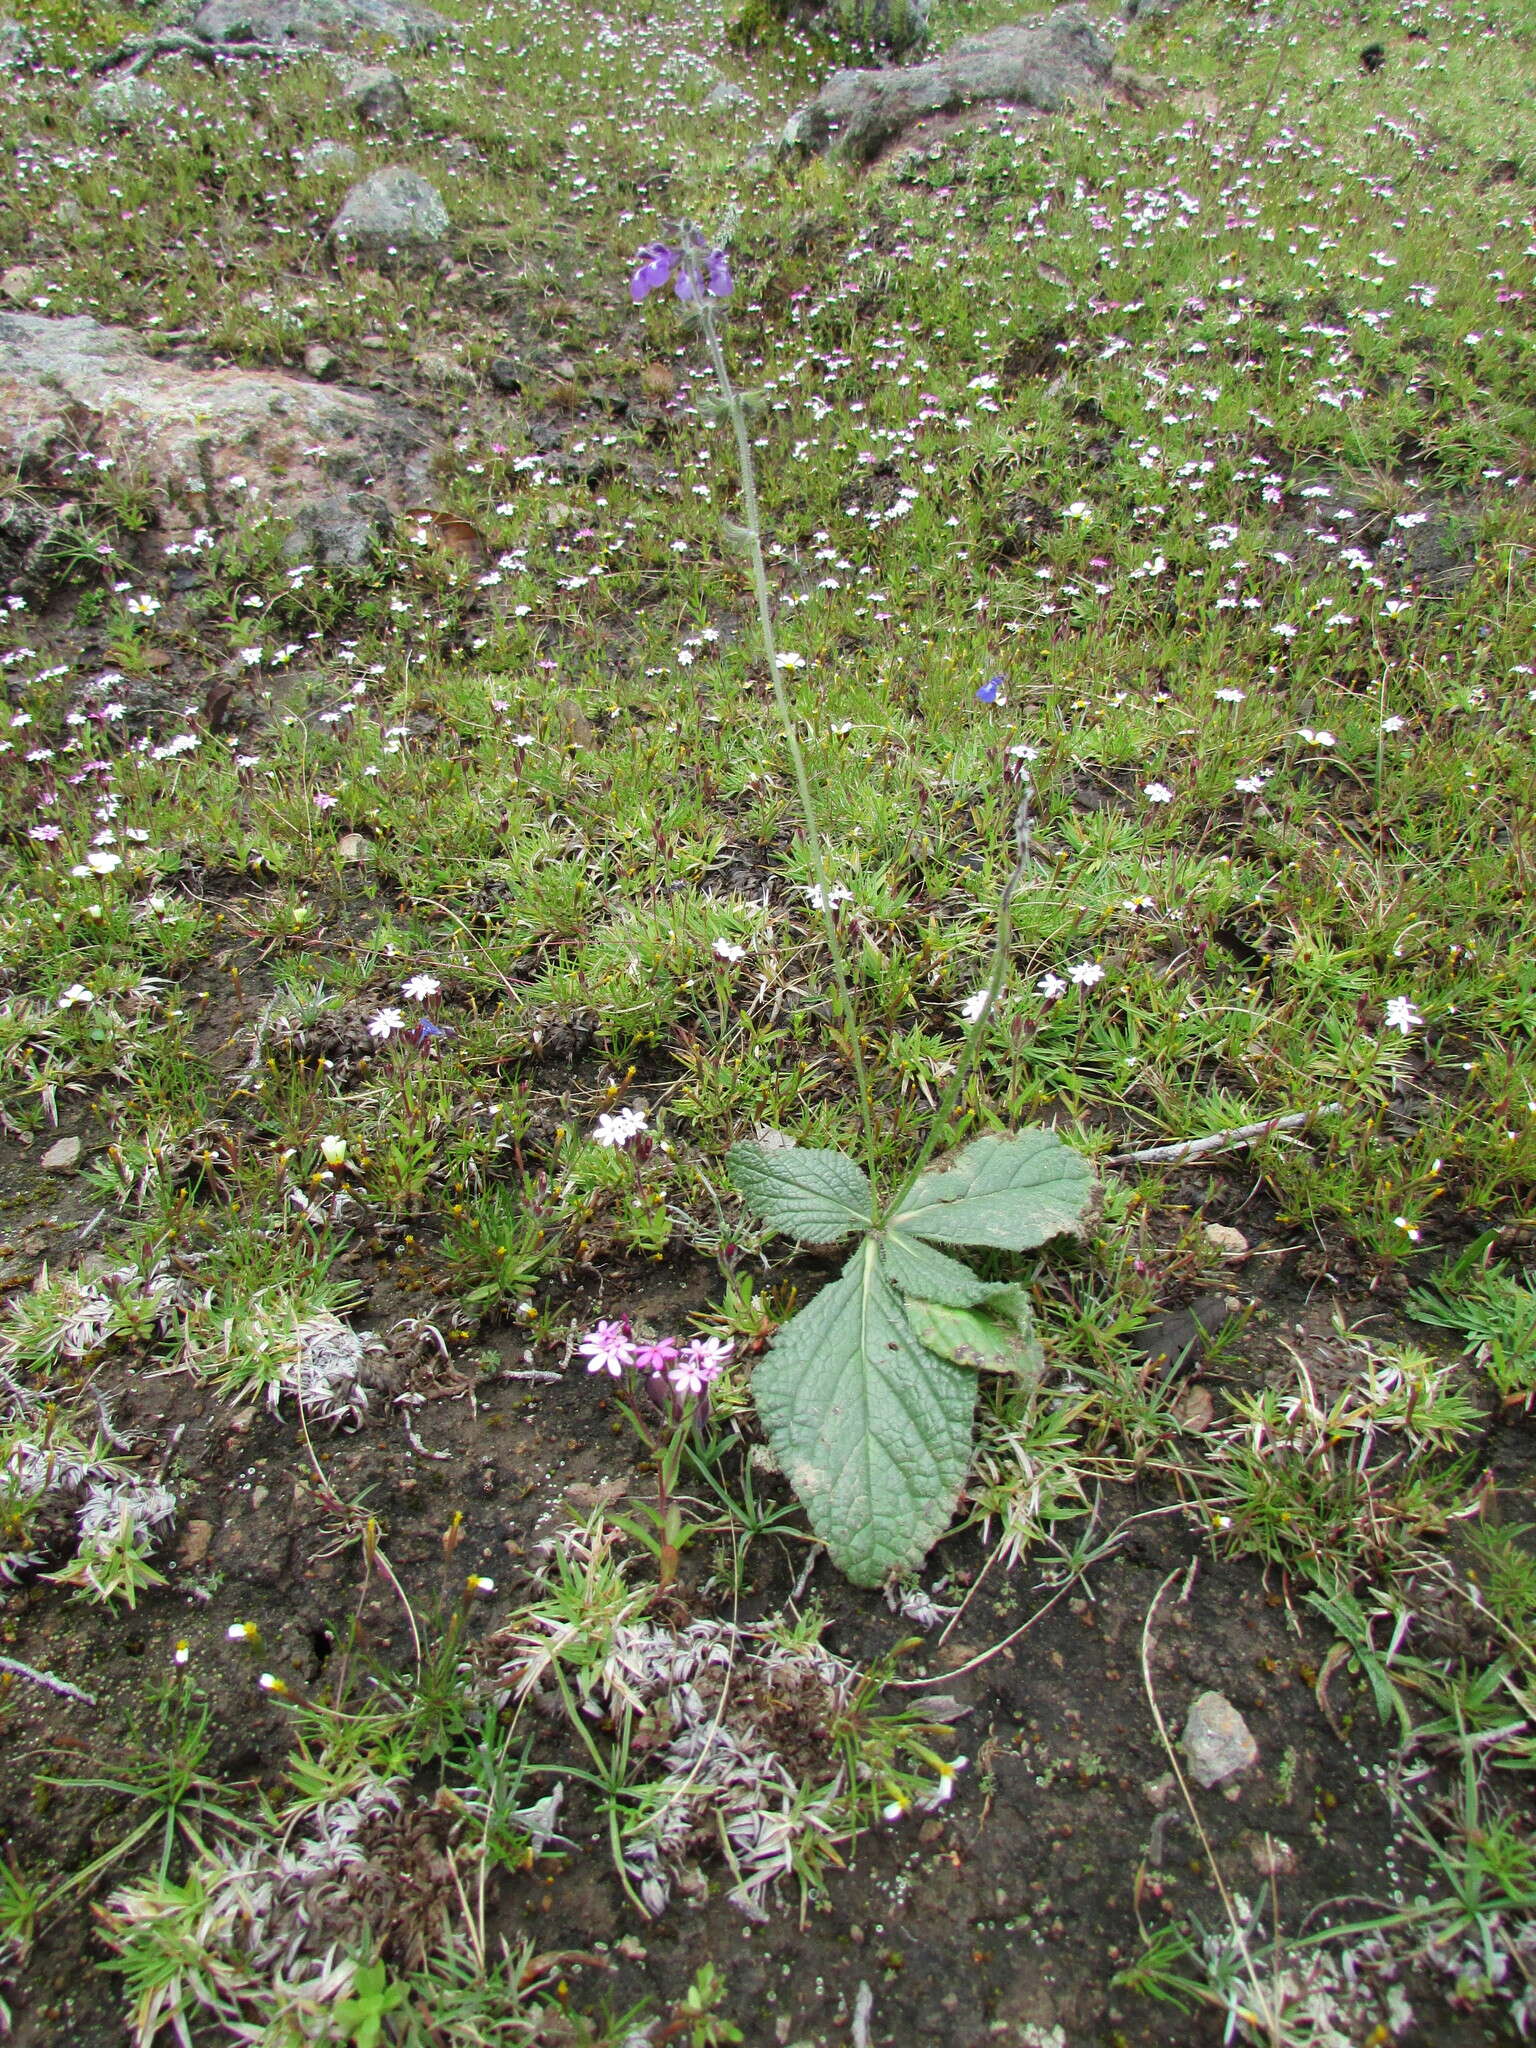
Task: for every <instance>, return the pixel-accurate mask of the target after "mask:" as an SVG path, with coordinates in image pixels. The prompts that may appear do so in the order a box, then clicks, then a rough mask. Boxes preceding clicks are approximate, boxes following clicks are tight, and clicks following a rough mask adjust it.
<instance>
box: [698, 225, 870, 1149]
mask: <svg viewBox="0 0 1536 2048" xmlns="http://www.w3.org/2000/svg"><path fill="white" fill-rule="evenodd" d="M687 260H689V262H690V268H691V270H692V274H693V278H694V284H695V291H696V299H695V303H696V304H697V306H698V309H699V317H700V324H701V326H702V327H703V330H704V339H705V342H706V344H707V346H708V348H709V361H710V367H711V369H712V370H713V371H714V374H715V382H716V384H717V385H718V386H719V388H720V398H721V403H722V404H723V405H724V407H725V410H726V412H727V414H728V415H729V417H730V422H731V426H732V427H733V429H734V430H735V434H736V460H737V464H738V466H739V468H740V471H741V501H742V510H743V512H744V514H745V517H744V519H743V520H742V527H743V530H744V536H745V542H746V551H747V560H748V563H749V564H750V566H751V570H752V587H753V589H754V591H755V592H756V594H757V624H758V630H759V632H760V633H761V634H762V636H763V651H764V652H765V654H766V655H767V657H768V677H769V681H770V682H771V683H772V685H773V702H774V707H775V709H776V710H777V712H778V714H779V723H780V725H781V726H782V727H783V730H784V739H785V743H786V744H787V746H788V748H789V758H790V762H791V765H792V766H793V769H794V776H795V791H796V794H797V795H798V797H799V799H800V811H801V816H802V817H803V819H804V821H805V838H806V845H807V846H808V848H809V849H810V855H811V872H812V874H813V875H814V877H815V882H816V903H817V907H818V909H819V910H820V912H821V921H822V926H823V928H824V930H825V932H826V938H827V952H828V954H829V955H830V957H831V961H832V980H833V985H834V987H835V990H836V995H837V1009H838V1013H839V1022H840V1023H841V1024H842V1027H843V1029H844V1031H845V1032H846V1033H847V1035H848V1052H849V1057H850V1059H851V1060H852V1063H853V1075H854V1082H855V1084H856V1086H857V1088H858V1095H859V1112H860V1115H861V1117H862V1119H863V1124H864V1149H865V1154H866V1160H867V1164H868V1167H869V1172H870V1177H871V1179H873V1178H874V1169H875V1163H876V1144H875V1109H874V1099H873V1096H872V1095H871V1093H870V1085H869V1074H868V1070H867V1069H866V1067H865V1065H864V1052H863V1047H862V1045H861V1044H860V1040H859V1020H858V1015H857V1013H856V1011H855V1009H854V1006H853V992H852V990H851V988H850V987H849V984H848V969H847V964H846V962H845V960H844V958H843V946H842V939H841V937H840V935H839V933H838V929H837V918H836V916H835V914H834V911H833V907H832V896H831V891H830V888H829V886H828V880H827V863H826V859H825V856H824V855H823V852H822V846H821V832H820V829H819V827H818V825H817V822H816V805H815V801H814V799H813V798H812V796H811V782H810V777H809V775H807V773H806V768H805V755H804V753H803V752H802V751H801V747H800V739H799V735H798V734H797V733H796V731H795V721H794V715H793V713H792V712H791V710H790V704H789V696H788V693H787V692H786V690H785V688H784V677H783V673H782V671H781V670H780V667H779V650H778V641H777V638H776V636H775V634H774V630H773V600H772V598H771V596H770V594H769V590H768V568H767V564H766V563H765V562H764V560H763V534H762V519H761V515H760V513H759V511H758V503H757V472H756V469H755V467H754V465H753V461H752V442H751V437H750V436H749V434H748V432H747V416H746V412H745V410H744V408H743V406H742V403H741V399H740V398H739V397H738V395H737V392H736V387H735V385H734V384H732V382H731V373H730V371H729V370H728V369H727V368H726V362H725V351H724V349H723V348H722V347H721V346H720V335H719V332H718V330H717V329H716V327H715V318H714V312H713V310H712V308H711V306H710V301H709V295H708V293H707V291H706V290H705V289H704V284H703V279H702V277H701V276H700V275H699V271H698V265H697V259H696V257H693V255H692V252H691V250H690V252H689V256H688V258H687Z"/></svg>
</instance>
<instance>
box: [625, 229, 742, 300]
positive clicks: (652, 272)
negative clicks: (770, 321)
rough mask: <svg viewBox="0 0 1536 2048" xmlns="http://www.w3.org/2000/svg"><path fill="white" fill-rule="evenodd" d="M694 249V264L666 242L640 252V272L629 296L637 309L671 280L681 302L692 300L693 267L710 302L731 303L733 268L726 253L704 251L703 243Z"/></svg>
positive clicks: (654, 243) (633, 282)
mask: <svg viewBox="0 0 1536 2048" xmlns="http://www.w3.org/2000/svg"><path fill="white" fill-rule="evenodd" d="M693 246H694V258H693V262H691V263H690V262H689V261H687V260H685V252H684V251H683V250H681V249H673V248H671V247H669V245H668V244H667V243H666V242H651V243H650V244H648V245H647V247H645V248H644V249H642V250H641V251H640V268H639V269H638V270H637V271H636V272H635V274H634V276H633V277H632V278H631V279H630V281H629V296H630V297H631V298H632V299H633V300H634V302H635V304H636V305H637V306H638V305H639V303H640V301H641V300H642V299H646V298H649V297H650V295H651V293H652V292H657V291H660V290H661V288H662V286H663V285H664V284H666V283H667V282H668V280H669V279H670V280H671V283H672V289H673V290H674V291H675V292H676V293H677V296H678V297H679V298H680V299H692V298H694V297H695V296H697V294H696V293H695V291H694V267H695V265H696V267H697V270H698V275H699V282H700V284H701V285H702V286H703V296H704V297H705V298H707V299H728V298H729V297H730V295H731V287H732V279H731V266H730V264H729V263H728V262H727V261H726V256H725V251H724V250H723V249H710V250H708V251H706V250H705V248H704V246H703V244H702V242H699V243H697V244H695V245H693Z"/></svg>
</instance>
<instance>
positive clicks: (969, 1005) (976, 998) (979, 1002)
mask: <svg viewBox="0 0 1536 2048" xmlns="http://www.w3.org/2000/svg"><path fill="white" fill-rule="evenodd" d="M959 1007H960V1015H961V1016H962V1018H964V1020H965V1022H966V1023H967V1024H974V1023H975V1022H976V1019H977V1018H978V1017H979V1016H980V1015H981V1013H982V1011H983V1010H984V1009H985V1008H986V1007H987V992H986V990H985V989H984V988H979V989H977V991H976V993H975V995H973V996H967V997H966V999H965V1001H964V1002H963V1003H961V1004H960V1006H959Z"/></svg>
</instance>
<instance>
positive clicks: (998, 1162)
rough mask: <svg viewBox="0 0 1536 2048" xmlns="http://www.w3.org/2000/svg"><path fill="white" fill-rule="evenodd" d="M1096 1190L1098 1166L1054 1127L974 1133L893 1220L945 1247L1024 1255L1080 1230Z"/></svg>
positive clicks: (926, 1176) (894, 1224) (928, 1177)
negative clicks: (1059, 1235) (1066, 1142)
mask: <svg viewBox="0 0 1536 2048" xmlns="http://www.w3.org/2000/svg"><path fill="white" fill-rule="evenodd" d="M1092 1193H1093V1168H1092V1166H1091V1165H1090V1164H1089V1162H1088V1161H1087V1160H1086V1159H1084V1158H1083V1157H1082V1155H1081V1154H1080V1153H1077V1152H1074V1151H1073V1150H1072V1149H1071V1147H1070V1146H1067V1145H1064V1144H1063V1143H1062V1142H1061V1140H1060V1139H1059V1138H1058V1137H1057V1136H1056V1134H1055V1132H1054V1131H1020V1132H1019V1133H1018V1134H1017V1136H1015V1137H991V1138H977V1139H976V1140H975V1141H974V1143H972V1144H969V1145H967V1146H966V1147H965V1149H964V1151H962V1152H961V1153H960V1154H959V1156H958V1157H957V1158H956V1160H955V1162H954V1164H953V1165H952V1166H950V1167H946V1168H945V1169H944V1170H943V1171H942V1172H939V1173H925V1174H924V1175H923V1177H922V1178H921V1180H919V1181H918V1183H917V1185H916V1187H914V1188H913V1189H912V1191H911V1193H910V1194H909V1195H908V1196H907V1198H906V1200H905V1201H904V1202H903V1204H902V1206H901V1211H900V1213H899V1214H898V1215H895V1216H892V1217H891V1218H890V1224H891V1228H892V1229H899V1230H901V1231H903V1232H907V1233H910V1234H911V1235H912V1236H914V1237H928V1238H935V1239H937V1241H938V1242H939V1243H940V1244H982V1245H994V1246H996V1247H997V1248H998V1249H999V1250H1003V1251H1014V1252H1021V1251H1025V1250H1027V1249H1028V1248H1029V1246H1031V1245H1036V1244H1044V1242H1045V1240H1046V1239H1047V1238H1048V1237H1055V1236H1056V1234H1057V1233H1058V1232H1059V1231H1063V1230H1071V1229H1073V1228H1075V1226H1076V1225H1077V1223H1078V1222H1079V1220H1080V1219H1081V1217H1082V1214H1083V1211H1084V1210H1085V1209H1086V1208H1087V1206H1088V1202H1089V1198H1090V1196H1091V1195H1092Z"/></svg>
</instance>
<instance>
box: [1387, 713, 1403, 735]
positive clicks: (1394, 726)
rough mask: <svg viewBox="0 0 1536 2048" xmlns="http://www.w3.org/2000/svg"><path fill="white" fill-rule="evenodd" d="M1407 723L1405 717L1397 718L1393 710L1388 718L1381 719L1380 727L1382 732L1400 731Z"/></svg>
mask: <svg viewBox="0 0 1536 2048" xmlns="http://www.w3.org/2000/svg"><path fill="white" fill-rule="evenodd" d="M1407 723H1408V721H1407V719H1406V718H1399V717H1398V716H1397V714H1396V712H1394V713H1393V714H1392V716H1391V717H1390V718H1384V719H1383V720H1382V721H1381V729H1382V731H1383V732H1401V731H1402V729H1403V727H1404V726H1405V725H1406V724H1407Z"/></svg>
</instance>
